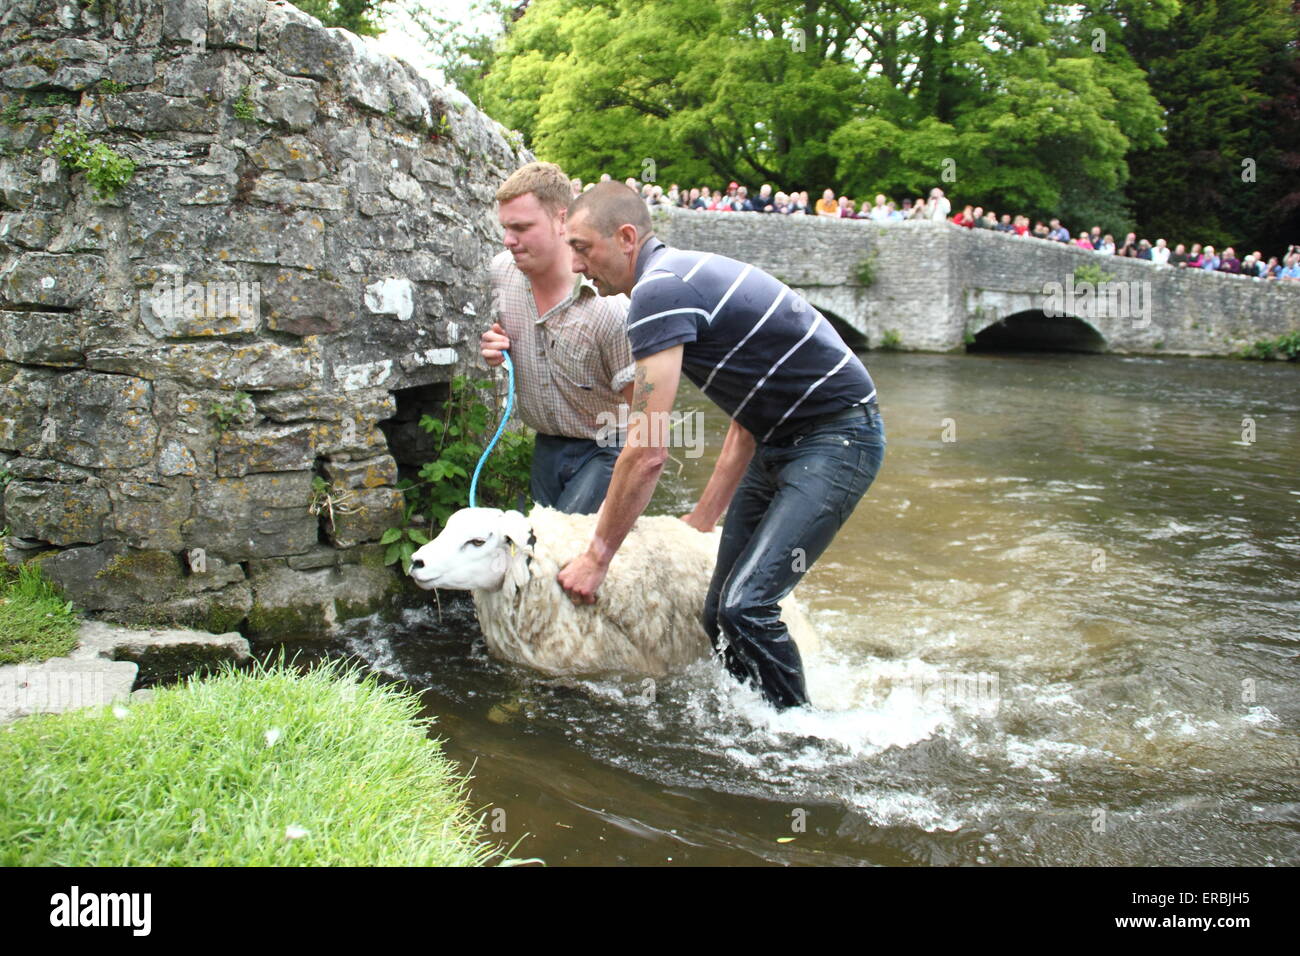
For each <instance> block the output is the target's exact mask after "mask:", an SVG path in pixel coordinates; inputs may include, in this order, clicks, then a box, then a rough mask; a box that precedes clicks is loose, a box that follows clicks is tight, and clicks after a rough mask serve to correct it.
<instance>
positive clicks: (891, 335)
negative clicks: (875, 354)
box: [880, 329, 903, 352]
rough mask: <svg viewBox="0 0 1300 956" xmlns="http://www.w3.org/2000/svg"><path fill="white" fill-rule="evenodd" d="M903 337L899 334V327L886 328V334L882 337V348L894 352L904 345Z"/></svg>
mask: <svg viewBox="0 0 1300 956" xmlns="http://www.w3.org/2000/svg"><path fill="white" fill-rule="evenodd" d="M902 344H903V337H902V336H901V335H899V334H898V329H885V334H884V336H883V337H882V338H881V339H880V348H881V350H882V351H885V352H894V351H897V350H898V349H899V348H901V347H902Z"/></svg>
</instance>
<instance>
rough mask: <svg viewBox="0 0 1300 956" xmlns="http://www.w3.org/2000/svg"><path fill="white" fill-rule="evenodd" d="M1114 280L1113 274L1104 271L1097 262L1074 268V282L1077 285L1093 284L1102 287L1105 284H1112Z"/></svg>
mask: <svg viewBox="0 0 1300 956" xmlns="http://www.w3.org/2000/svg"><path fill="white" fill-rule="evenodd" d="M1114 278H1115V276H1114V274H1113V273H1110V272H1104V271H1102V268H1101V266H1099V265H1097V264H1096V263H1095V262H1085V263H1083V264H1082V265H1078V266H1075V267H1074V281H1075V282H1076V283H1079V282H1091V283H1092V284H1093V285H1100V284H1101V283H1103V282H1110V281H1111V280H1112V279H1114Z"/></svg>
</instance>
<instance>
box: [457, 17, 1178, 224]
mask: <svg viewBox="0 0 1300 956" xmlns="http://www.w3.org/2000/svg"><path fill="white" fill-rule="evenodd" d="M1063 9H1066V8H1062V7H1060V6H1058V5H1056V4H1050V3H1048V2H1046V0H1006V2H1003V3H1000V4H999V5H998V6H997V8H996V9H994V8H990V7H989V6H988V5H987V4H985V3H983V2H976V0H903V2H896V0H826V2H823V0H720V2H718V3H714V4H705V3H701V2H699V0H535V2H533V3H532V4H531V5H530V6H529V8H528V10H527V12H526V13H525V15H524V16H523V17H521V18H520V19H519V20H518V21H517V22H516V23H515V25H514V27H513V28H512V29H511V30H510V31H509V33H508V34H507V35H506V37H505V39H504V41H503V43H502V44H501V46H500V47H499V49H498V50H497V53H496V59H495V62H494V64H493V66H492V69H491V70H490V71H489V72H488V73H487V76H486V77H485V79H484V81H483V85H482V91H483V105H484V107H485V108H486V109H487V111H488V112H489V113H491V114H492V115H493V116H495V117H496V118H497V119H499V120H501V121H502V122H504V123H505V124H506V125H508V126H512V127H515V128H518V129H519V130H521V131H522V132H523V133H524V134H525V137H526V139H527V141H528V142H529V143H530V145H531V146H532V148H533V149H534V150H535V151H536V152H537V153H538V155H540V156H544V157H545V158H547V159H552V160H554V161H556V162H558V163H560V164H561V165H563V166H565V167H566V169H568V170H569V171H570V172H571V173H572V174H575V175H581V176H583V177H584V178H595V176H597V175H598V174H600V173H602V172H609V173H610V174H611V175H614V176H615V177H616V178H622V177H623V176H627V175H637V174H638V173H639V172H640V170H641V169H642V168H644V167H645V165H646V164H645V160H646V159H651V160H653V168H654V170H655V172H656V173H657V178H659V179H660V180H662V181H665V182H666V181H668V180H675V181H677V182H681V183H690V184H692V185H693V184H695V183H697V182H699V183H701V184H703V185H711V184H712V185H717V184H719V183H725V182H726V181H727V180H728V179H732V178H737V179H741V180H744V181H746V182H748V183H750V184H758V183H761V182H771V183H773V184H774V185H775V186H777V188H787V189H798V188H804V189H808V190H809V191H810V192H820V191H821V189H823V188H825V187H827V186H830V187H831V188H833V189H835V190H836V191H837V192H848V193H852V194H855V195H857V196H866V195H870V194H872V193H874V192H876V191H878V190H879V191H884V192H888V193H892V194H895V195H898V194H900V193H902V194H919V193H920V192H922V191H928V189H929V188H930V187H931V186H933V185H943V186H945V188H946V189H948V191H949V192H954V191H955V192H956V193H957V194H958V195H959V196H967V197H970V198H971V201H973V202H979V203H981V204H983V205H986V206H990V205H991V206H994V207H995V208H997V209H1006V208H1010V209H1014V210H1016V211H1024V212H1026V213H1036V214H1039V215H1046V214H1053V215H1056V214H1060V215H1061V216H1062V218H1065V219H1067V220H1068V219H1069V218H1071V216H1072V214H1078V215H1080V216H1082V215H1084V214H1085V211H1086V212H1087V213H1088V214H1091V213H1092V211H1094V210H1105V211H1107V212H1108V214H1109V215H1111V216H1112V217H1113V218H1116V219H1122V218H1123V217H1124V216H1126V215H1127V211H1126V208H1125V194H1124V186H1125V184H1126V181H1127V178H1128V167H1127V164H1126V161H1125V156H1126V154H1127V153H1128V151H1129V150H1130V149H1132V148H1134V147H1140V148H1148V149H1149V148H1154V147H1157V146H1158V145H1159V144H1160V143H1161V138H1160V132H1159V127H1160V122H1161V115H1160V110H1159V106H1158V104H1157V103H1156V101H1155V99H1154V98H1153V97H1152V96H1151V95H1150V92H1149V91H1148V89H1147V86H1146V81H1145V78H1144V77H1143V76H1142V73H1141V70H1140V69H1139V68H1138V66H1137V65H1136V64H1135V63H1133V61H1132V59H1131V58H1128V57H1127V56H1125V55H1120V51H1117V50H1116V49H1115V48H1116V47H1120V48H1121V51H1122V43H1121V42H1120V39H1119V38H1118V37H1117V38H1115V39H1114V40H1113V41H1112V43H1111V44H1110V46H1109V50H1108V51H1097V50H1094V49H1093V48H1092V45H1091V44H1090V43H1088V42H1087V39H1088V36H1087V35H1086V34H1085V33H1084V32H1083V27H1084V24H1083V22H1082V21H1081V20H1080V18H1079V16H1078V14H1077V13H1075V14H1074V15H1073V16H1072V17H1071V16H1067V15H1065V14H1063V13H1062V10H1063ZM1085 19H1086V18H1085ZM945 172H952V173H955V177H956V178H955V181H952V180H950V179H949V178H947V177H945V176H944V173H945Z"/></svg>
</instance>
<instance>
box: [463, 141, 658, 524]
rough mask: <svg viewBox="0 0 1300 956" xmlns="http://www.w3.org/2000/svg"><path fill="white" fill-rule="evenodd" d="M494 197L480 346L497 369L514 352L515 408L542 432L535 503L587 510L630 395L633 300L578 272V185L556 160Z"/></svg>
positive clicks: (598, 498)
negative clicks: (499, 241) (607, 294)
mask: <svg viewBox="0 0 1300 956" xmlns="http://www.w3.org/2000/svg"><path fill="white" fill-rule="evenodd" d="M496 198H497V203H498V211H497V215H498V217H499V219H500V221H501V227H502V229H504V230H505V247H506V248H505V251H504V252H501V253H499V254H498V255H497V256H496V257H495V258H494V259H493V260H492V267H491V272H492V298H493V304H494V307H495V310H496V314H497V317H498V318H497V321H496V322H494V323H493V325H492V328H491V329H489V330H488V331H486V332H484V333H483V336H482V338H481V339H480V341H479V346H480V350H481V352H482V355H483V358H484V360H485V361H486V362H487V363H488V365H492V366H496V365H500V364H501V362H502V361H503V358H502V355H501V350H502V349H509V350H510V358H511V360H512V361H513V363H514V366H515V388H516V398H517V401H518V408H519V415H520V417H521V418H522V419H523V420H524V423H525V424H526V425H528V426H530V427H531V428H533V429H535V430H536V431H537V444H536V450H535V451H534V454H533V468H532V480H531V491H532V496H533V500H534V501H535V502H536V503H537V504H539V505H546V506H548V507H552V508H556V509H558V510H560V511H566V512H569V513H572V514H591V513H592V512H594V511H597V510H598V509H599V508H600V505H601V502H603V501H604V500H605V491H606V489H607V488H608V487H609V480H610V476H611V475H612V474H613V472H614V461H615V460H616V459H617V458H618V453H619V447H620V446H621V444H622V441H621V436H619V434H618V433H617V431H616V429H614V428H613V426H612V423H613V422H617V421H618V420H619V416H618V409H619V405H620V404H621V403H622V402H624V401H628V402H630V401H631V399H632V379H633V375H634V373H635V365H634V364H633V361H632V349H631V345H630V344H629V343H628V338H627V325H626V316H627V297H626V296H617V297H614V298H602V297H601V296H600V295H599V294H598V293H597V291H596V288H595V286H594V285H592V283H591V280H589V279H587V278H586V277H584V276H579V275H577V274H575V273H574V271H573V260H572V254H571V250H570V248H569V246H568V245H567V244H566V243H565V241H564V217H565V212H566V210H567V208H568V205H569V201H570V200H571V199H572V198H573V189H572V186H571V184H570V182H569V179H568V177H566V176H565V174H564V171H563V170H562V169H560V167H559V166H556V165H555V164H554V163H529V164H527V165H526V166H523V167H521V168H520V169H518V170H516V171H515V172H514V173H513V174H511V176H510V177H509V178H508V179H507V180H506V181H505V183H503V184H502V186H501V188H500V189H499V190H497V197H496Z"/></svg>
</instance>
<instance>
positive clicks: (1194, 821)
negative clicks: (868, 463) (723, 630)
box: [346, 352, 1300, 865]
mask: <svg viewBox="0 0 1300 956" xmlns="http://www.w3.org/2000/svg"><path fill="white" fill-rule="evenodd" d="M864 360H865V361H866V363H867V365H868V367H869V368H870V370H871V372H872V375H873V377H874V378H875V379H876V382H877V385H878V387H879V390H880V396H881V397H880V402H881V409H882V413H883V415H884V418H885V426H886V430H887V434H888V441H889V445H888V451H887V454H886V459H885V464H884V467H883V468H882V470H881V473H880V476H879V477H878V479H877V481H876V483H875V485H874V486H873V487H872V488H871V490H870V491H869V492H868V493H867V496H866V497H865V498H864V499H863V501H862V503H861V504H860V505H859V506H858V508H857V511H856V512H855V513H854V514H853V516H852V518H851V519H850V520H849V522H848V524H847V525H846V526H845V527H844V528H843V530H842V531H841V532H840V534H839V536H838V537H837V538H836V540H835V542H834V543H833V545H832V546H831V548H830V550H829V551H828V552H827V553H826V554H825V555H824V556H823V558H822V559H821V561H820V562H818V563H817V564H816V565H815V566H814V567H813V569H812V571H811V572H810V573H809V575H808V576H807V577H806V578H805V580H804V582H803V584H802V585H801V587H800V590H799V593H800V594H801V596H802V599H803V601H804V603H805V604H806V606H807V607H808V609H809V611H810V614H811V617H812V619H813V621H814V623H815V624H816V625H817V626H818V628H819V630H820V632H821V634H822V640H823V642H824V644H825V648H824V650H823V652H822V653H821V654H819V655H817V656H815V657H810V658H808V659H807V660H806V662H805V663H806V668H807V673H808V683H809V690H810V693H811V695H812V698H813V700H814V703H815V704H816V705H817V707H816V709H814V710H812V711H787V712H785V713H783V714H776V713H775V712H773V711H771V710H770V709H768V708H767V707H765V706H763V705H762V704H761V702H760V701H759V699H758V698H757V697H756V696H755V695H754V694H753V693H751V692H749V691H747V690H746V689H744V688H741V687H739V686H737V685H735V684H734V683H732V682H731V681H730V680H729V679H728V678H726V676H725V675H724V674H722V672H721V671H720V670H719V669H718V668H716V667H715V666H713V665H712V664H710V663H707V662H706V663H701V664H700V665H698V666H696V667H695V669H694V670H693V671H691V672H690V673H688V674H685V675H683V676H681V677H678V678H674V679H672V680H668V681H664V682H660V684H659V685H658V686H657V687H654V688H647V687H645V686H643V685H642V684H640V683H638V682H634V681H628V682H626V683H619V682H610V681H584V682H567V683H565V682H554V681H547V680H544V679H539V678H538V677H537V676H536V675H532V674H527V673H523V672H521V671H519V670H517V669H515V668H512V667H510V666H507V665H504V664H501V663H500V662H497V661H494V660H492V659H490V658H488V657H487V655H486V653H485V651H484V648H483V644H482V640H481V638H480V637H479V636H478V632H477V626H476V624H475V622H474V617H473V610H472V607H471V606H469V605H468V603H467V602H466V601H465V600H459V601H457V600H455V599H454V598H452V596H451V595H445V596H444V597H443V606H442V612H441V616H439V613H438V612H437V610H436V609H435V608H434V606H433V604H432V595H431V596H430V598H431V602H430V606H429V608H428V609H427V610H426V609H420V610H419V611H412V612H408V613H407V615H406V617H405V619H404V620H403V621H402V622H401V623H399V624H387V625H385V624H378V623H376V622H374V621H372V620H364V621H360V622H353V624H351V625H350V626H349V629H348V631H347V633H346V652H347V653H349V654H353V655H358V656H360V657H362V658H364V659H365V660H366V661H367V662H368V663H369V664H370V666H372V667H373V668H374V669H376V670H378V671H380V672H382V673H385V674H389V675H392V676H393V677H397V678H400V679H403V680H407V681H409V682H411V683H412V684H413V685H414V686H415V687H416V688H417V689H419V690H421V691H422V693H423V697H424V700H425V703H426V707H427V714H428V715H429V716H432V717H434V718H435V719H436V724H435V734H436V735H438V736H439V737H441V738H444V739H445V740H446V744H445V746H446V749H447V752H448V753H449V754H450V755H451V756H453V757H454V758H455V759H456V760H458V761H459V762H460V763H461V764H462V766H463V767H464V768H465V769H467V770H471V771H472V773H473V776H474V782H473V785H472V797H473V800H474V802H475V804H476V806H478V807H480V808H482V809H483V810H484V811H485V813H486V814H487V815H486V816H485V821H486V822H487V823H488V825H489V835H490V836H491V837H492V838H493V839H494V840H495V841H496V842H497V843H498V844H499V845H501V846H502V847H504V848H507V849H510V850H511V852H513V854H514V856H516V857H536V858H541V859H543V860H545V861H546V862H547V863H548V864H550V865H563V864H661V865H676V864H684V863H685V864H750V863H761V862H773V863H798V864H807V863H834V864H846V863H847V864H859V863H860V864H895V865H898V864H904V865H906V864H918V865H944V864H975V865H979V864H989V865H999V864H1066V865H1078V864H1120V865H1126V864H1145V865H1151V864H1157V865H1159V864H1189V865H1202V864H1203V865H1223V864H1250V865H1267V864H1276V865H1295V864H1296V863H1297V862H1300V788H1298V784H1300V738H1298V737H1297V719H1298V718H1300V698H1298V696H1297V693H1296V690H1297V685H1298V684H1300V680H1298V676H1300V675H1298V673H1297V653H1298V651H1300V627H1298V626H1297V620H1298V619H1300V614H1298V611H1300V528H1298V526H1297V521H1296V513H1297V509H1298V508H1300V369H1297V367H1296V366H1295V365H1287V364H1277V363H1245V362H1238V361H1229V360H1216V359H1182V358H1149V357H1143V358H1125V357H1120V356H1113V355H1065V354H1018V355H1006V354H1003V355H998V354H979V355H975V354H972V355H920V354H903V353H875V352H873V353H866V354H865V355H864ZM678 407H679V408H683V407H685V408H696V409H699V410H701V411H703V412H704V413H705V434H706V437H707V441H706V443H705V446H704V449H703V451H704V454H703V455H702V456H701V457H698V458H690V457H687V456H686V454H685V452H684V450H681V449H679V450H677V451H676V452H675V455H676V457H677V459H678V461H677V462H676V463H670V466H669V474H668V476H667V477H666V478H665V479H664V481H662V482H661V487H660V489H659V491H658V492H657V493H656V498H655V502H654V503H653V504H652V510H654V511H656V512H670V513H671V512H680V511H685V510H687V509H688V508H689V506H690V504H691V502H692V501H693V496H694V495H695V494H696V493H698V491H699V490H700V489H701V488H703V486H704V483H705V481H706V480H707V477H708V474H709V469H710V468H711V467H712V464H713V460H714V457H715V456H716V454H717V450H718V448H719V447H720V445H721V436H722V432H723V427H724V426H725V424H726V422H725V419H724V418H723V417H722V416H721V415H720V414H719V413H718V412H717V411H716V409H715V408H714V407H713V406H712V405H711V404H710V403H709V402H708V401H707V400H705V399H703V398H702V397H701V396H700V395H699V393H698V392H690V393H686V392H684V393H683V395H682V396H681V397H680V398H679V406H678ZM679 465H680V470H679V467H678V466H679ZM651 691H653V692H651Z"/></svg>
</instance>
